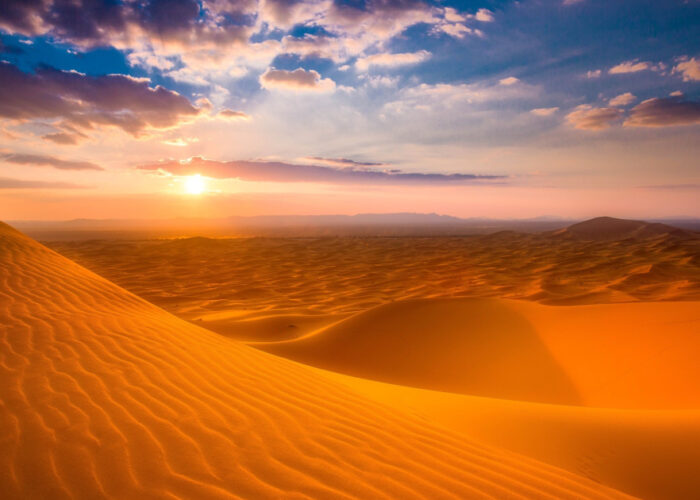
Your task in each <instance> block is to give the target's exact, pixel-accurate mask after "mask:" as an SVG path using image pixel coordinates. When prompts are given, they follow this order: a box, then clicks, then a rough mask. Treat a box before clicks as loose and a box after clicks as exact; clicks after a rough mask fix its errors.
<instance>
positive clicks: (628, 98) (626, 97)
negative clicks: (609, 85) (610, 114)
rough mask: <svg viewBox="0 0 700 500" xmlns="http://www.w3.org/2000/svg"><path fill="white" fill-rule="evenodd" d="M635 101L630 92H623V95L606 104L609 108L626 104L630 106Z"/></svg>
mask: <svg viewBox="0 0 700 500" xmlns="http://www.w3.org/2000/svg"><path fill="white" fill-rule="evenodd" d="M636 100H637V97H636V96H635V95H634V94H632V93H631V92H625V93H624V94H620V95H619V96H617V97H613V98H612V99H610V101H608V104H610V105H611V106H627V105H628V104H632V103H633V102H634V101H636Z"/></svg>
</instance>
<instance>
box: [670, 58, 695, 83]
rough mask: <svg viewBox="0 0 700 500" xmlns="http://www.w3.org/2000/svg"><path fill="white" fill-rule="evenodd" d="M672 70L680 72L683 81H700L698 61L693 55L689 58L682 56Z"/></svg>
mask: <svg viewBox="0 0 700 500" xmlns="http://www.w3.org/2000/svg"><path fill="white" fill-rule="evenodd" d="M673 72H674V73H676V74H680V75H681V76H682V77H683V81H684V82H697V81H700V61H699V60H697V59H695V58H694V57H693V58H691V59H689V58H687V57H684V58H682V59H681V61H680V62H679V63H678V64H676V65H675V66H674V67H673Z"/></svg>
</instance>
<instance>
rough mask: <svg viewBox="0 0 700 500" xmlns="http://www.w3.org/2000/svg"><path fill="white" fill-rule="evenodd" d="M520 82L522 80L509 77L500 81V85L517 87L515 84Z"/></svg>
mask: <svg viewBox="0 0 700 500" xmlns="http://www.w3.org/2000/svg"><path fill="white" fill-rule="evenodd" d="M519 81H520V80H519V79H517V78H515V77H514V76H509V77H507V78H501V79H500V80H499V81H498V83H500V84H501V85H506V86H508V85H515V84H516V83H518V82H519Z"/></svg>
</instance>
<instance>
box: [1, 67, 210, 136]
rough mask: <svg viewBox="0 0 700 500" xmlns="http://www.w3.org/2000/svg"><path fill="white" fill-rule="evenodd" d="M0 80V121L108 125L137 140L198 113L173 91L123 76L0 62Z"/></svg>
mask: <svg viewBox="0 0 700 500" xmlns="http://www.w3.org/2000/svg"><path fill="white" fill-rule="evenodd" d="M0 81H1V82H2V85H0V117H3V118H9V119H12V120H20V121H22V120H34V119H46V120H59V121H60V122H61V123H62V124H64V125H68V126H73V127H75V128H78V129H93V128H95V127H96V126H99V125H111V126H115V127H119V128H121V129H122V130H124V131H125V132H128V133H129V134H131V135H134V136H139V135H141V134H142V133H143V132H144V131H146V130H147V129H149V128H168V127H173V126H175V125H178V124H179V123H180V122H181V121H185V120H187V119H188V118H191V117H194V116H195V115H197V113H198V110H197V108H195V107H194V106H192V104H190V102H189V101H188V100H187V99H186V98H185V97H183V96H181V95H180V94H178V93H177V92H173V91H170V90H167V89H165V88H163V87H156V88H150V87H149V86H148V82H147V81H145V80H139V79H134V78H131V77H128V76H124V75H103V76H88V75H83V74H81V73H76V72H72V71H60V70H56V69H53V68H49V67H40V68H38V69H37V70H36V72H35V73H33V74H32V73H24V72H22V71H21V70H20V69H19V68H17V67H16V66H14V65H13V64H10V63H7V62H0Z"/></svg>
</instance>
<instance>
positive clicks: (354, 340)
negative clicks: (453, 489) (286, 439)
mask: <svg viewBox="0 0 700 500" xmlns="http://www.w3.org/2000/svg"><path fill="white" fill-rule="evenodd" d="M256 345H257V347H259V348H261V349H263V350H266V351H268V352H272V353H275V354H278V355H281V356H285V357H289V358H292V359H295V360H298V361H301V362H304V363H307V364H311V365H314V366H318V367H321V368H326V369H329V370H333V371H337V372H341V373H346V374H350V375H355V376H358V377H365V378H370V379H375V380H381V381H385V382H391V383H395V384H402V385H408V386H414V387H423V388H428V389H436V390H441V391H451V392H458V393H462V394H471V395H481V396H490V397H497V398H503V399H515V400H524V401H537V402H544V403H556V404H569V405H581V406H591V407H605V408H646V409H667V408H700V385H699V384H698V381H699V380H700V363H698V356H700V303H698V302H659V303H628V304H608V305H589V306H556V307H555V306H544V305H540V304H535V303H531V302H523V301H513V300H504V299H471V298H467V299H422V300H411V301H401V302H394V303H390V304H386V305H383V306H379V307H376V308H374V309H371V310H369V311H367V312H364V313H360V314H357V315H355V316H353V317H351V318H348V319H347V320H345V321H342V322H339V323H337V324H334V325H332V326H330V327H326V328H322V329H320V330H318V331H316V332H314V333H311V334H308V335H307V336H305V337H302V338H299V339H295V340H290V341H283V342H276V343H264V344H256Z"/></svg>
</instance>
